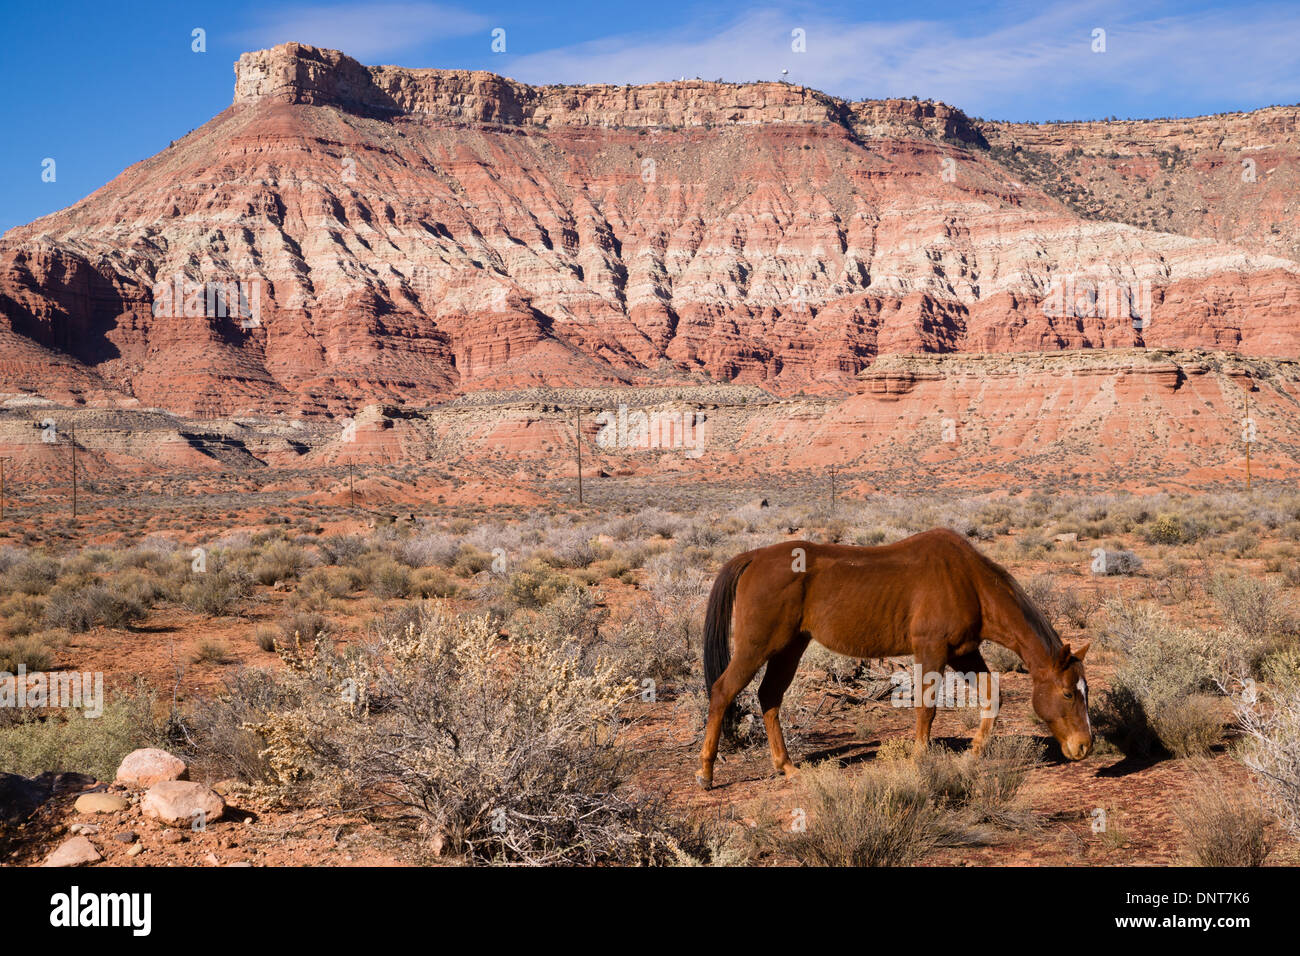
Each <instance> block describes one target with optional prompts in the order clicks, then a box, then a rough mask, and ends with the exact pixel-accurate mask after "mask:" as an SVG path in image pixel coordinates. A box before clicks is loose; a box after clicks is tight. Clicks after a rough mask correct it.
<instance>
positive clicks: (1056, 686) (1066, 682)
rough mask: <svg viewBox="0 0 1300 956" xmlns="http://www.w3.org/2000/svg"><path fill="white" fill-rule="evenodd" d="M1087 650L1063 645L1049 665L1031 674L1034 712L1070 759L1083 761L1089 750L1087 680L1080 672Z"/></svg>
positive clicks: (1086, 646)
mask: <svg viewBox="0 0 1300 956" xmlns="http://www.w3.org/2000/svg"><path fill="white" fill-rule="evenodd" d="M1088 647H1089V645H1088V644H1084V645H1083V646H1082V647H1080V648H1079V649H1078V650H1077V651H1071V650H1070V645H1069V644H1065V645H1063V646H1062V647H1061V650H1060V652H1059V653H1058V654H1057V655H1056V657H1055V659H1054V660H1053V661H1052V663H1051V666H1049V667H1047V668H1046V669H1044V670H1042V671H1040V673H1037V674H1034V675H1033V680H1034V711H1035V713H1037V714H1038V716H1039V717H1041V718H1042V719H1043V722H1044V723H1046V724H1047V726H1048V728H1049V729H1050V730H1051V731H1052V736H1053V737H1055V738H1056V739H1057V742H1058V743H1060V745H1061V752H1062V753H1063V754H1065V756H1066V757H1067V758H1069V759H1070V760H1082V759H1083V758H1084V757H1086V756H1088V753H1089V752H1090V751H1091V750H1092V723H1091V722H1090V721H1089V720H1088V678H1087V677H1086V676H1085V674H1084V672H1083V658H1084V656H1085V655H1086V654H1087V653H1088Z"/></svg>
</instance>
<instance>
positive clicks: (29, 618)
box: [0, 594, 45, 637]
mask: <svg viewBox="0 0 1300 956" xmlns="http://www.w3.org/2000/svg"><path fill="white" fill-rule="evenodd" d="M44 619H45V602H44V601H42V600H41V599H40V598H38V597H34V596H32V595H30V594H14V595H11V596H10V597H8V598H6V599H5V600H4V601H0V620H3V621H4V627H5V630H6V631H7V632H8V634H9V636H10V637H22V636H24V635H27V634H30V633H32V632H33V631H35V630H39V629H40V627H41V622H42V621H43V620H44Z"/></svg>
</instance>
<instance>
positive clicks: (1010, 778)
mask: <svg viewBox="0 0 1300 956" xmlns="http://www.w3.org/2000/svg"><path fill="white" fill-rule="evenodd" d="M1042 758H1043V751H1042V747H1041V746H1040V745H1039V744H1038V743H1037V742H1036V741H1034V740H1032V739H1030V738H1028V737H1007V736H1000V737H994V738H993V739H992V740H991V741H989V743H988V746H987V747H985V749H984V753H983V754H981V755H979V756H978V757H977V756H976V755H975V754H974V753H973V752H970V751H968V752H966V753H963V754H957V753H953V752H952V751H950V750H946V749H943V748H940V747H932V748H931V749H930V750H929V751H927V752H926V753H925V754H922V755H921V757H920V758H919V759H918V761H917V768H918V770H919V771H920V773H921V778H922V780H923V781H924V782H925V785H926V789H927V790H928V791H929V793H930V796H931V799H933V800H934V801H935V803H936V804H937V805H938V806H939V807H940V808H942V809H945V810H948V811H952V812H953V813H955V818H953V819H950V820H949V821H948V826H949V828H950V832H957V833H960V832H961V829H962V828H963V827H971V826H975V825H978V824H983V823H991V824H996V825H998V826H1004V827H1013V828H1015V827H1022V826H1024V825H1026V823H1027V822H1028V821H1029V819H1030V817H1029V813H1028V811H1027V810H1026V809H1025V808H1024V806H1023V805H1022V804H1021V802H1020V791H1021V789H1022V788H1023V787H1024V785H1025V781H1026V780H1028V779H1029V773H1030V771H1031V770H1033V769H1034V767H1036V766H1038V765H1039V764H1040V763H1041V762H1042Z"/></svg>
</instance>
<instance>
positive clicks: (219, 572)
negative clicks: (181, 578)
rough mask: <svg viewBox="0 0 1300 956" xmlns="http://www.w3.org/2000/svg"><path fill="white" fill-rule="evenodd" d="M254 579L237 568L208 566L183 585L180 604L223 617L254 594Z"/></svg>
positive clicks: (201, 612)
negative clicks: (210, 567) (211, 567)
mask: <svg viewBox="0 0 1300 956" xmlns="http://www.w3.org/2000/svg"><path fill="white" fill-rule="evenodd" d="M252 590H253V588H252V581H251V579H250V578H249V577H248V575H247V574H246V573H245V572H244V571H242V570H241V569H238V568H233V567H222V568H216V569H209V570H207V571H205V572H203V573H201V574H192V575H191V576H190V579H189V580H188V581H186V582H185V584H184V585H182V586H181V603H182V604H184V605H185V606H186V607H187V608H189V609H190V610H191V611H193V612H194V613H196V614H203V615H205V616H207V617H224V616H225V615H227V614H232V613H233V612H234V611H235V609H236V608H237V607H238V606H239V602H240V601H242V600H244V599H245V598H246V597H248V595H249V594H250V593H252Z"/></svg>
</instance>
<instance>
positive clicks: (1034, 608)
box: [976, 549, 1065, 655]
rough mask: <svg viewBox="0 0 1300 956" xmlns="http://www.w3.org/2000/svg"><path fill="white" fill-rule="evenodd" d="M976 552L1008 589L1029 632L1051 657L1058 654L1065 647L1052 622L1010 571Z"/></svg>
mask: <svg viewBox="0 0 1300 956" xmlns="http://www.w3.org/2000/svg"><path fill="white" fill-rule="evenodd" d="M976 551H977V553H979V555H980V557H981V558H983V559H984V563H985V564H987V565H988V567H989V570H991V571H992V572H993V574H994V576H995V577H996V578H997V579H998V580H1000V581H1001V582H1002V583H1004V584H1005V585H1006V586H1007V587H1008V588H1009V589H1010V591H1011V596H1012V597H1013V598H1014V599H1015V602H1016V605H1017V606H1018V607H1019V608H1020V613H1021V614H1023V615H1024V617H1025V621H1026V622H1027V623H1028V624H1029V628H1030V630H1032V631H1033V632H1034V634H1035V635H1036V636H1037V637H1038V639H1039V640H1040V641H1042V642H1043V647H1044V648H1046V649H1047V651H1048V653H1050V654H1052V655H1055V654H1056V653H1058V652H1059V651H1060V650H1061V648H1062V647H1064V646H1065V643H1064V642H1063V641H1062V640H1061V635H1059V634H1057V633H1056V628H1054V627H1052V622H1051V621H1049V620H1048V619H1047V615H1045V614H1044V613H1043V612H1042V610H1041V609H1040V608H1039V607H1038V605H1037V604H1035V603H1034V601H1033V599H1032V598H1030V596H1029V595H1028V594H1026V593H1025V589H1024V588H1023V587H1021V586H1020V582H1019V581H1017V580H1016V579H1015V578H1014V577H1013V576H1012V574H1011V572H1010V571H1008V570H1007V569H1006V568H1004V567H1003V566H1002V565H1000V564H998V563H997V562H996V561H994V560H993V559H992V558H990V557H988V556H987V555H985V554H983V553H982V552H979V550H978V549H976Z"/></svg>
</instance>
